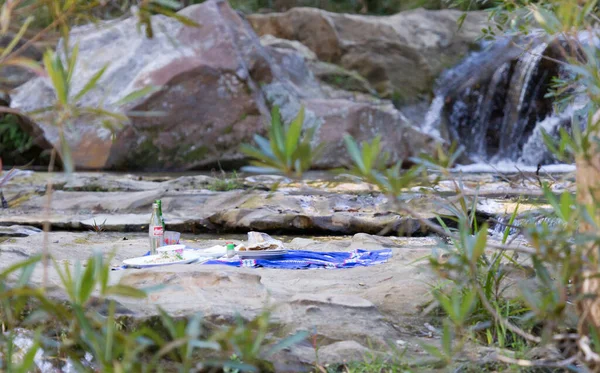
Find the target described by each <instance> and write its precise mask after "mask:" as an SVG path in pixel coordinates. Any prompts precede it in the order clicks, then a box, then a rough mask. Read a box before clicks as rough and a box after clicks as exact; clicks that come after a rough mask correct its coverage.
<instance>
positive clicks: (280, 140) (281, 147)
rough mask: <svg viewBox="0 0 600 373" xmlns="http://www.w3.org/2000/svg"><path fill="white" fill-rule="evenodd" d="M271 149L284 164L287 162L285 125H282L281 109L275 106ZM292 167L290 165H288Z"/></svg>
mask: <svg viewBox="0 0 600 373" xmlns="http://www.w3.org/2000/svg"><path fill="white" fill-rule="evenodd" d="M271 117H272V120H271V129H270V134H271V138H270V140H271V149H273V154H274V155H275V156H276V157H277V158H278V159H279V160H281V161H282V162H286V161H287V159H286V158H285V139H284V137H283V125H282V124H281V114H280V112H279V108H278V107H277V106H274V107H273V109H272V112H271ZM287 166H288V167H289V166H290V165H289V164H288V165H287Z"/></svg>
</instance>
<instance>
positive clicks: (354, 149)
mask: <svg viewBox="0 0 600 373" xmlns="http://www.w3.org/2000/svg"><path fill="white" fill-rule="evenodd" d="M344 142H345V143H346V149H347V150H348V153H350V157H351V158H352V160H353V161H354V163H355V164H356V166H357V167H358V169H359V170H360V171H361V172H362V173H363V174H366V169H365V164H364V163H363V158H362V153H361V151H360V149H359V148H358V145H356V141H354V138H353V137H352V136H350V135H348V134H346V135H344Z"/></svg>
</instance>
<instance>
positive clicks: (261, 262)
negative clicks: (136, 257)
mask: <svg viewBox="0 0 600 373" xmlns="http://www.w3.org/2000/svg"><path fill="white" fill-rule="evenodd" d="M145 255H150V252H147V253H146V254H145ZM391 256H392V250H391V249H382V250H372V251H367V250H361V249H356V250H353V251H333V252H316V251H306V250H288V252H287V254H284V255H282V256H281V257H278V258H274V259H240V258H239V257H233V258H225V257H224V258H219V259H211V260H208V261H206V262H202V263H200V264H201V265H211V264H221V265H227V266H231V267H250V268H279V269H314V268H324V269H335V268H353V267H367V266H372V265H376V264H381V263H385V262H387V261H388V259H389V258H390V257H391ZM191 264H194V263H191ZM125 268H128V267H127V266H122V267H120V268H116V269H125Z"/></svg>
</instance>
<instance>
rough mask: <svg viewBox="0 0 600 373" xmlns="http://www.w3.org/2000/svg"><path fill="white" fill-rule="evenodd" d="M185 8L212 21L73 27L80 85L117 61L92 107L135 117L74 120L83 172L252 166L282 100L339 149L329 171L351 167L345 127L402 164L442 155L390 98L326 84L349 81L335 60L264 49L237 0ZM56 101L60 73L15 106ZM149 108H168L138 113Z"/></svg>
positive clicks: (51, 135)
mask: <svg viewBox="0 0 600 373" xmlns="http://www.w3.org/2000/svg"><path fill="white" fill-rule="evenodd" d="M181 14H182V15H184V16H186V17H188V18H190V19H192V20H194V21H196V22H197V23H199V24H201V25H202V26H201V27H199V28H194V27H187V26H183V25H182V24H181V23H179V22H177V21H175V20H172V19H168V18H166V17H163V16H155V17H153V22H155V24H156V29H160V30H164V32H160V33H157V34H156V35H155V37H154V39H146V38H145V37H144V36H143V35H141V34H138V33H137V32H136V27H135V26H136V25H135V22H136V20H134V19H127V20H124V21H119V22H115V23H110V24H106V25H103V26H102V27H99V28H98V27H95V26H94V27H90V26H85V27H80V28H76V29H74V30H73V33H72V36H71V39H70V40H71V42H72V43H79V46H80V52H79V60H78V65H77V69H76V74H75V76H74V79H73V82H72V84H73V87H72V90H71V91H72V92H78V91H79V90H80V89H81V88H82V87H83V86H84V85H85V84H86V83H87V82H88V80H89V79H90V78H91V77H92V76H93V75H94V74H95V73H96V72H97V71H98V70H99V69H101V68H102V67H103V66H105V64H107V63H109V62H110V64H109V65H108V68H107V70H106V73H105V74H104V76H103V77H102V79H101V80H100V81H99V84H98V87H97V88H96V89H94V90H92V91H90V92H89V93H88V94H87V95H86V96H85V97H84V98H83V99H82V100H81V105H82V106H92V107H96V106H98V105H100V104H101V103H102V105H103V107H104V108H105V109H107V110H110V111H115V112H119V113H124V114H128V116H129V117H130V123H128V124H126V125H125V126H124V128H122V129H120V130H117V131H116V133H115V134H114V135H113V134H111V132H110V131H109V130H108V129H106V128H103V127H102V126H101V125H100V123H99V120H96V119H94V118H92V119H90V118H89V117H86V118H83V117H81V118H78V119H76V120H74V122H73V123H71V124H72V126H71V128H73V130H70V131H69V132H68V133H67V136H66V137H67V140H68V142H69V144H70V145H71V152H72V154H73V159H74V162H75V166H76V167H79V168H84V169H130V170H182V169H193V168H199V167H209V166H212V165H215V164H216V163H217V162H225V163H229V164H231V162H240V161H242V158H243V157H242V155H241V154H240V152H239V150H238V149H239V145H240V144H241V143H243V142H252V137H253V135H254V134H255V133H262V132H264V131H265V127H264V124H265V122H268V121H269V119H270V118H269V117H270V116H269V107H270V106H273V105H278V106H280V107H281V111H282V115H283V116H284V119H286V120H291V118H293V117H294V116H295V115H296V114H297V112H298V110H299V109H300V107H301V106H303V105H304V106H305V107H306V109H307V111H306V123H305V125H306V126H307V127H310V126H316V127H317V131H316V139H315V143H316V142H319V141H327V142H328V143H330V144H332V146H328V147H327V151H326V154H325V155H324V157H323V159H322V160H321V161H320V162H319V164H318V165H317V166H318V167H321V168H333V167H339V166H341V165H343V164H344V163H345V162H346V161H347V160H348V157H347V154H346V150H345V149H344V148H343V146H342V137H343V134H344V132H345V131H347V132H349V133H351V134H353V135H355V136H357V138H358V140H369V139H371V138H372V137H373V135H374V134H383V135H384V139H385V144H384V146H385V148H386V150H388V151H390V152H391V153H392V155H393V156H394V158H395V159H399V158H404V157H406V156H411V155H416V154H417V153H419V152H422V151H423V152H428V151H430V150H431V148H432V146H433V140H432V139H431V138H430V137H429V136H428V135H427V134H424V133H421V132H419V130H416V129H414V127H413V126H412V125H411V124H410V123H408V121H407V120H405V118H404V117H403V116H402V115H401V114H400V113H399V112H397V111H396V110H395V109H394V108H393V106H392V105H391V103H390V102H388V101H381V100H376V99H373V98H372V97H370V96H368V95H365V94H362V93H355V92H349V91H345V90H340V89H337V88H336V87H331V86H329V85H327V84H323V82H322V81H323V80H325V81H327V79H329V80H336V79H339V76H338V75H339V74H340V71H337V72H336V71H333V72H332V71H331V69H329V70H327V68H326V66H323V65H319V66H318V67H320V70H319V69H318V68H315V69H311V66H313V65H318V64H319V61H315V60H314V56H312V55H311V53H310V51H308V50H306V48H304V50H302V46H301V45H296V46H294V47H293V48H289V46H288V47H286V46H285V45H283V44H282V43H281V42H273V41H272V40H271V42H270V43H269V42H266V41H263V43H262V44H261V41H260V39H259V38H258V37H257V36H256V35H255V33H254V32H253V31H252V28H251V27H250V26H249V25H248V24H247V23H246V22H245V21H244V20H242V19H241V18H240V17H239V15H238V14H237V13H236V12H234V11H233V10H232V9H231V8H230V7H229V6H228V5H227V3H226V2H224V1H218V0H211V1H207V2H205V3H203V4H200V5H195V6H191V7H189V8H186V9H184V10H182V11H181ZM253 22H255V21H253ZM327 40H328V39H324V40H323V43H327ZM288 44H289V43H288ZM309 46H311V45H310V43H309ZM449 48H451V46H449ZM59 50H60V49H59ZM457 51H458V50H457ZM319 53H320V52H318V53H317V55H319ZM457 53H458V52H457ZM321 54H322V53H321ZM320 57H322V56H320ZM348 66H350V67H352V66H353V65H352V64H349V65H348ZM313 70H314V71H317V76H315V73H314V72H313ZM336 74H337V75H336ZM344 74H345V76H346V78H342V84H341V85H340V86H341V87H342V88H347V89H352V90H355V89H356V90H357V91H363V92H364V91H366V92H368V91H371V90H372V88H370V86H369V84H368V82H366V81H364V80H362V81H361V79H360V77H357V76H356V75H355V76H354V77H352V74H354V73H352V72H347V71H346V72H344V73H343V74H342V75H343V76H344ZM407 75H414V71H410V72H408V73H407ZM366 76H367V77H368V76H369V74H366ZM317 78H323V79H322V81H319V79H317ZM346 83H347V85H346ZM149 85H151V86H157V87H159V89H158V90H157V91H156V92H154V93H153V94H151V95H150V96H148V97H145V98H141V99H138V100H137V101H135V102H132V103H128V104H121V103H120V102H119V101H120V100H121V99H123V98H124V97H126V96H127V95H128V94H130V93H131V92H134V91H136V90H138V89H140V88H143V87H146V86H149ZM334 85H335V84H334ZM54 99H55V95H54V92H53V90H52V87H51V85H50V82H49V80H48V79H46V78H41V77H40V78H35V79H33V80H31V81H29V82H28V83H26V84H25V85H23V86H21V87H20V88H19V89H18V90H17V91H16V92H15V95H14V97H13V101H12V107H14V108H17V109H20V110H23V111H26V112H27V111H31V110H36V109H39V108H41V107H45V106H48V105H51V104H52V103H53V101H54ZM140 111H146V112H153V113H155V114H160V115H152V116H148V115H146V116H141V117H140V116H139V115H138V116H136V115H135V113H139V112H140ZM34 119H35V123H31V125H32V128H33V129H32V131H34V132H41V133H43V136H44V138H45V139H46V140H47V142H48V143H50V144H54V145H56V144H57V143H58V140H59V133H58V131H57V129H56V126H53V125H52V123H51V120H50V119H49V118H44V117H35V118H34Z"/></svg>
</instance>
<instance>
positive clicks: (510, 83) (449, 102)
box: [422, 37, 577, 166]
mask: <svg viewBox="0 0 600 373" xmlns="http://www.w3.org/2000/svg"><path fill="white" fill-rule="evenodd" d="M511 41H512V39H501V40H497V41H495V42H493V43H487V44H485V45H483V46H482V49H481V50H479V51H475V52H473V53H471V54H470V55H469V56H467V57H466V58H465V59H464V60H463V61H462V62H461V63H459V64H458V65H456V66H454V67H453V68H451V69H449V70H447V71H446V72H444V74H442V75H441V76H440V78H439V79H438V81H437V82H436V88H435V90H434V92H435V97H434V99H433V101H432V103H431V105H430V108H429V111H428V112H427V114H426V116H425V120H424V123H423V127H422V128H423V129H424V130H426V131H427V132H429V133H437V134H439V133H446V134H447V136H448V137H449V140H450V141H456V142H458V143H459V144H460V145H462V146H463V147H464V148H465V150H466V152H465V154H466V157H465V158H464V159H463V161H465V162H482V163H490V164H499V165H500V164H502V165H506V164H509V163H512V164H516V163H519V164H522V165H525V166H527V165H529V166H537V165H538V164H542V165H545V164H550V163H555V159H554V158H553V157H552V155H551V154H550V153H549V151H548V150H547V149H546V145H545V143H544V138H543V135H542V133H543V131H546V132H547V133H549V134H550V135H557V134H558V130H559V128H561V127H565V128H567V127H569V126H570V125H571V122H572V116H573V115H574V113H575V110H576V109H577V107H575V106H574V105H572V106H571V107H567V109H566V110H565V109H563V110H562V111H557V110H556V108H555V107H554V106H555V105H554V102H553V99H552V98H551V97H548V96H547V93H548V90H549V89H550V87H551V83H552V79H553V78H554V77H557V76H559V75H564V71H562V68H561V66H560V65H559V64H558V63H556V62H555V60H554V59H553V58H544V57H545V56H550V57H551V56H552V55H551V54H552V53H553V48H552V46H551V45H549V44H548V43H545V42H542V41H541V40H537V39H536V37H532V38H531V39H529V41H528V42H529V44H530V47H529V48H528V49H527V50H526V51H524V50H522V49H520V48H518V47H516V46H515V43H512V42H511Z"/></svg>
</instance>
